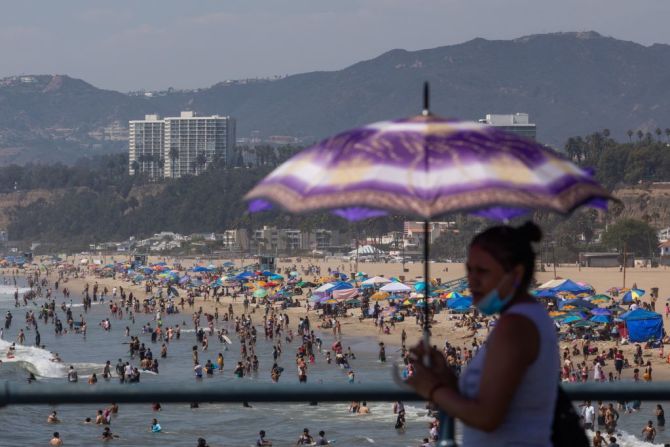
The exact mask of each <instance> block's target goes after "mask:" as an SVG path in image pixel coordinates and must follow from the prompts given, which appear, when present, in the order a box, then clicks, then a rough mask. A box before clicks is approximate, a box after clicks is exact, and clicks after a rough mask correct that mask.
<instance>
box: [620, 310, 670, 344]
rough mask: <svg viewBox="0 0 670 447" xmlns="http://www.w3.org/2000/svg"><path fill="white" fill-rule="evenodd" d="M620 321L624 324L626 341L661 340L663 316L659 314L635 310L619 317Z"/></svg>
mask: <svg viewBox="0 0 670 447" xmlns="http://www.w3.org/2000/svg"><path fill="white" fill-rule="evenodd" d="M621 319H622V320H623V321H624V322H625V323H626V329H627V330H628V339H629V340H630V341H632V342H643V341H648V340H650V339H652V338H653V339H656V340H661V339H662V338H663V316H662V315H661V314H657V313H656V312H649V311H648V310H644V309H635V310H631V311H629V312H626V313H625V314H623V315H621Z"/></svg>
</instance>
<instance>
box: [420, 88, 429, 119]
mask: <svg viewBox="0 0 670 447" xmlns="http://www.w3.org/2000/svg"><path fill="white" fill-rule="evenodd" d="M421 114H422V115H423V116H428V115H430V85H429V84H428V81H424V83H423V112H421Z"/></svg>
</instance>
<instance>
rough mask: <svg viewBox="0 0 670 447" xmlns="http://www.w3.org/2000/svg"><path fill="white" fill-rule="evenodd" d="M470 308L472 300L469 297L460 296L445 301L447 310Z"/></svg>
mask: <svg viewBox="0 0 670 447" xmlns="http://www.w3.org/2000/svg"><path fill="white" fill-rule="evenodd" d="M471 306H472V298H471V297H469V296H462V297H460V298H454V299H451V300H449V301H447V307H448V308H449V309H454V310H456V309H467V308H469V307H471Z"/></svg>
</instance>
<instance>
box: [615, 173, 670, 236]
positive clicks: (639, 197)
mask: <svg viewBox="0 0 670 447" xmlns="http://www.w3.org/2000/svg"><path fill="white" fill-rule="evenodd" d="M614 195H615V196H616V197H617V198H619V200H621V201H622V202H623V205H624V206H623V208H622V207H615V208H616V209H613V211H614V215H615V216H616V218H617V219H618V218H632V219H639V220H644V221H646V222H648V223H649V224H650V225H652V226H653V227H655V228H659V229H660V228H666V227H669V226H670V182H667V183H654V184H650V185H638V186H631V187H627V188H621V189H618V190H616V191H614Z"/></svg>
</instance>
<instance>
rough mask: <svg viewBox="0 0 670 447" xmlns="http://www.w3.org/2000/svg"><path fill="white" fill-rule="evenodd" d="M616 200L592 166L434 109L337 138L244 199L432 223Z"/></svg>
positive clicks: (254, 206) (261, 205)
mask: <svg viewBox="0 0 670 447" xmlns="http://www.w3.org/2000/svg"><path fill="white" fill-rule="evenodd" d="M611 198H612V196H611V195H610V193H609V192H607V190H605V189H604V188H603V187H602V186H600V185H599V184H598V183H597V182H596V181H595V180H594V179H593V176H592V174H591V173H590V172H588V171H586V170H584V169H582V168H580V167H578V166H576V165H575V164H573V163H572V162H571V161H569V160H567V159H566V158H565V157H563V156H561V155H559V154H558V153H557V152H554V151H553V150H551V149H549V148H547V147H546V146H544V145H543V144H540V143H538V142H535V141H531V140H528V139H525V138H523V137H521V136H518V135H516V134H512V133H508V132H505V131H503V130H500V129H498V128H495V127H491V126H486V125H484V124H480V123H474V122H463V121H457V120H454V119H445V118H441V117H437V116H434V115H431V114H429V113H426V114H425V115H420V116H414V117H411V118H406V119H400V120H396V121H385V122H379V123H374V124H370V125H368V126H365V127H362V128H358V129H353V130H350V131H346V132H344V133H341V134H339V135H336V136H334V137H332V138H328V139H326V140H324V141H322V142H320V143H318V144H317V145H315V146H313V147H311V148H309V149H306V150H304V151H302V152H300V153H298V154H296V155H294V156H293V157H292V158H290V159H289V160H288V161H286V162H285V163H283V164H282V165H281V166H279V167H278V168H276V169H275V170H274V171H273V172H272V173H270V175H268V176H267V177H266V178H265V179H263V180H262V181H261V182H260V183H259V184H258V185H256V186H255V187H254V188H253V189H252V190H251V191H249V192H248V193H247V195H246V196H245V199H246V200H248V201H249V202H250V203H249V209H250V211H261V210H265V209H269V208H271V206H272V204H276V205H279V206H281V207H283V208H285V209H287V210H288V211H290V212H293V213H302V212H308V211H317V210H324V209H335V210H336V214H338V215H340V216H343V217H346V218H347V219H350V220H358V219H362V218H368V217H374V216H379V215H383V214H387V213H388V212H389V211H390V212H395V213H401V214H404V215H406V214H413V215H416V216H420V217H423V218H425V219H430V218H432V217H434V216H439V215H442V214H445V213H447V212H456V211H469V210H478V214H480V215H486V216H488V217H494V218H499V219H506V218H510V217H513V216H517V215H519V214H523V213H525V212H526V211H528V210H531V209H547V210H552V211H555V212H558V213H561V214H566V213H569V212H571V211H573V210H574V209H576V208H577V207H579V206H580V205H583V204H586V203H589V202H590V203H591V204H593V205H599V206H603V205H604V200H607V199H611ZM594 200H595V201H594ZM596 202H597V203H596Z"/></svg>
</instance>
